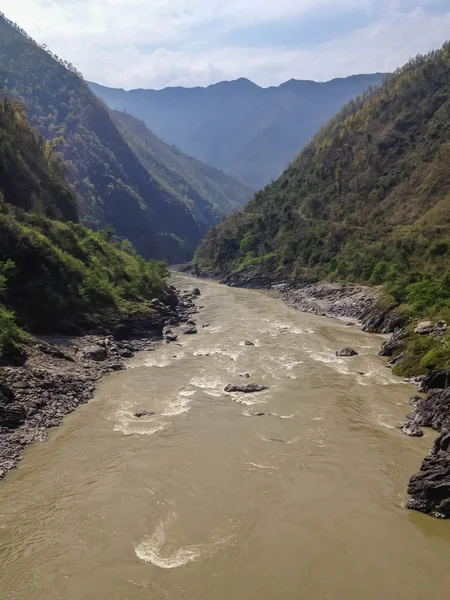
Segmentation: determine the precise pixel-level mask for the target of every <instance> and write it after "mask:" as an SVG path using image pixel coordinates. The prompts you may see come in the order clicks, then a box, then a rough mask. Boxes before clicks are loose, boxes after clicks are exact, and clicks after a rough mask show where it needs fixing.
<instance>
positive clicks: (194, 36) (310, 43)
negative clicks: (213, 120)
mask: <svg viewBox="0 0 450 600" xmlns="http://www.w3.org/2000/svg"><path fill="white" fill-rule="evenodd" d="M0 10H1V11H2V12H3V13H4V14H5V15H6V16H7V17H8V18H9V19H11V20H12V21H15V22H16V23H18V24H19V25H20V26H21V27H22V28H23V29H25V30H26V31H27V32H28V33H29V34H30V35H31V36H32V37H33V38H34V39H35V40H36V41H38V42H40V43H46V44H47V46H48V47H49V48H50V49H51V50H52V51H53V52H54V53H55V54H57V55H58V56H60V57H61V58H64V59H66V60H68V61H70V62H72V63H73V64H74V65H75V66H76V67H77V68H78V69H79V70H80V71H81V72H82V73H83V75H84V77H85V78H86V79H88V80H90V81H95V82H97V83H101V84H103V85H108V86H111V87H121V88H124V89H133V88H154V89H160V88H163V87H167V86H177V85H180V86H186V87H193V86H197V85H200V86H205V85H210V84H212V83H216V82H218V81H223V80H232V79H237V78H239V77H247V78H248V79H250V80H252V81H254V82H255V83H257V84H258V85H261V86H264V87H267V86H270V85H279V84H280V83H282V82H283V81H287V80H289V79H292V78H295V79H313V80H315V81H328V80H329V79H332V78H334V77H345V76H348V75H352V74H356V73H373V72H387V71H392V70H394V69H395V68H397V67H399V66H401V65H402V64H404V63H405V62H406V61H407V60H408V58H410V57H411V56H415V55H416V54H418V53H425V52H428V51H429V50H432V49H435V48H438V47H440V46H441V45H442V44H443V42H444V41H446V40H447V39H450V0H0Z"/></svg>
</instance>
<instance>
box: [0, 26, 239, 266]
mask: <svg viewBox="0 0 450 600" xmlns="http://www.w3.org/2000/svg"><path fill="white" fill-rule="evenodd" d="M0 87H2V88H3V89H4V90H5V92H6V93H7V95H8V96H10V97H12V98H19V99H22V100H23V102H24V104H25V106H26V108H27V114H28V117H29V119H30V122H31V124H32V125H33V126H34V127H36V128H37V129H38V130H39V131H40V132H41V133H42V135H43V136H44V138H45V139H46V140H55V141H54V143H53V144H52V145H53V146H54V147H55V150H54V151H57V152H61V153H62V154H63V156H64V159H65V160H66V161H67V163H68V178H69V180H70V181H71V182H72V183H73V184H74V186H75V188H76V191H77V194H78V199H79V204H80V217H81V220H82V221H83V222H84V223H86V224H88V225H89V226H92V227H95V228H99V227H104V226H106V225H111V226H112V227H113V228H114V229H115V230H116V231H117V232H118V234H119V235H120V236H122V237H126V238H128V239H130V240H131V242H132V243H133V245H134V246H135V248H136V249H137V250H138V251H139V252H140V253H141V254H143V255H144V256H147V257H149V256H151V257H155V258H165V259H168V260H169V261H172V262H176V261H180V260H183V259H185V258H188V257H189V256H191V255H192V252H193V250H194V248H195V246H196V244H197V243H198V241H199V240H200V239H201V237H202V236H203V235H204V233H205V231H206V227H205V223H204V222H198V221H197V219H196V216H195V215H194V214H193V212H192V211H191V208H190V206H189V205H188V204H187V203H185V202H183V201H182V200H181V199H180V198H179V197H178V196H177V195H175V194H172V193H170V192H169V191H168V187H167V186H163V185H161V184H160V183H158V181H156V180H155V179H154V178H153V177H152V176H151V175H150V174H149V172H148V171H147V169H146V168H144V166H143V165H142V164H141V162H140V161H139V159H138V158H137V157H136V156H135V154H134V153H133V151H132V150H131V149H130V147H129V146H128V144H127V143H126V142H125V140H124V139H123V137H122V135H121V134H120V133H119V131H118V129H117V126H116V124H115V123H114V121H113V119H112V118H111V115H110V114H109V112H108V110H107V108H106V107H105V106H104V105H103V103H102V102H101V101H100V100H99V99H98V98H97V97H96V96H95V95H94V94H93V93H92V92H91V91H90V89H89V86H88V85H87V84H86V82H85V81H84V80H83V79H82V78H81V77H80V74H79V73H77V72H75V70H74V69H73V67H72V66H71V65H68V64H67V63H64V62H63V61H61V60H60V59H58V58H57V57H54V56H53V55H51V54H50V53H49V52H47V51H46V49H45V48H41V47H39V46H38V45H37V44H36V43H35V42H34V41H33V40H31V39H30V38H29V37H28V36H27V35H26V33H25V32H23V31H22V30H20V29H19V28H17V27H16V26H14V24H12V23H10V22H9V21H7V19H6V18H4V17H3V16H0ZM241 194H242V191H241ZM224 195H225V194H224ZM215 222H216V221H213V223H215Z"/></svg>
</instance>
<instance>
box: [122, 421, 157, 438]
mask: <svg viewBox="0 0 450 600" xmlns="http://www.w3.org/2000/svg"><path fill="white" fill-rule="evenodd" d="M167 425H168V424H167V423H161V424H160V425H157V426H156V427H150V428H142V427H139V428H138V427H133V424H132V423H131V422H129V423H116V424H115V425H114V431H120V433H123V434H124V435H153V434H155V433H158V432H159V431H162V430H163V429H165V428H166V427H167Z"/></svg>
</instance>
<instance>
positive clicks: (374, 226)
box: [197, 43, 450, 367]
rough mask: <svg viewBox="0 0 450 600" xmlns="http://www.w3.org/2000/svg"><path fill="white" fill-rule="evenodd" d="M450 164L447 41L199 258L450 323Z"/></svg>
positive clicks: (351, 116)
mask: <svg viewBox="0 0 450 600" xmlns="http://www.w3.org/2000/svg"><path fill="white" fill-rule="evenodd" d="M449 162H450V43H447V44H446V45H444V47H443V48H442V49H441V50H440V51H436V52H432V53H430V54H429V55H427V56H418V57H417V58H416V59H414V60H411V61H410V62H409V63H408V64H407V65H406V66H405V67H403V68H402V69H400V70H398V71H397V72H396V73H395V74H393V75H391V76H389V77H387V78H386V80H385V82H384V83H383V85H382V86H381V87H380V88H378V89H376V90H375V91H372V92H370V93H366V94H365V95H363V96H362V97H361V98H359V99H358V100H356V101H351V102H350V103H349V104H348V105H347V106H345V108H343V109H342V110H341V111H340V112H339V113H338V115H337V116H335V117H334V118H333V119H332V120H331V121H329V122H328V123H327V124H326V125H325V126H324V127H323V128H322V129H321V131H320V132H319V133H318V134H317V135H316V136H315V137H314V138H313V140H312V141H311V142H310V143H309V144H308V145H307V146H306V147H305V148H304V149H303V151H302V152H301V153H300V154H299V156H298V157H297V158H296V159H295V161H294V162H293V163H292V165H291V166H290V167H289V168H288V169H287V170H286V171H285V172H284V173H283V174H282V176H281V177H280V178H279V179H278V180H277V181H276V182H274V183H273V184H271V185H269V186H267V187H266V188H265V189H264V190H262V191H261V192H259V193H257V194H256V196H255V198H254V199H253V200H251V201H250V203H249V204H248V205H247V206H246V207H245V208H244V210H243V211H242V212H240V213H238V214H236V215H233V216H230V217H228V218H226V219H225V220H224V221H223V222H222V223H221V224H220V225H219V226H218V227H217V228H215V229H213V230H211V231H210V233H209V234H208V235H207V237H206V239H205V241H204V242H203V243H202V245H201V246H200V248H199V250H198V254H197V261H198V262H199V263H200V264H202V265H205V266H209V267H212V268H214V269H216V270H219V271H222V272H230V271H240V270H245V269H250V270H252V271H254V272H257V273H260V274H271V275H275V276H276V275H279V276H287V277H293V278H295V277H302V276H305V275H307V276H316V277H332V278H340V279H344V280H347V281H352V282H368V283H373V284H385V285H386V286H387V291H388V293H389V294H390V301H393V302H395V304H397V305H403V307H404V308H405V310H406V311H409V314H417V315H423V314H425V315H426V316H428V317H431V316H433V315H434V316H438V317H440V318H444V319H445V320H447V322H449V321H450V268H449V264H450V263H449V260H450V170H449V167H448V165H449ZM449 341H450V340H449ZM446 352H447V351H446ZM444 354H445V353H444ZM445 356H447V358H448V366H449V367H450V353H449V352H447V353H446V354H445ZM422 366H423V365H422Z"/></svg>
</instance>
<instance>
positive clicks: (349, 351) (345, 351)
mask: <svg viewBox="0 0 450 600" xmlns="http://www.w3.org/2000/svg"><path fill="white" fill-rule="evenodd" d="M336 356H358V353H357V352H356V350H353V348H343V349H342V350H338V351H337V352H336Z"/></svg>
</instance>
